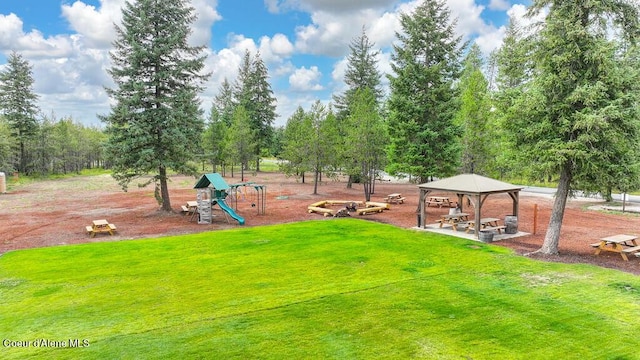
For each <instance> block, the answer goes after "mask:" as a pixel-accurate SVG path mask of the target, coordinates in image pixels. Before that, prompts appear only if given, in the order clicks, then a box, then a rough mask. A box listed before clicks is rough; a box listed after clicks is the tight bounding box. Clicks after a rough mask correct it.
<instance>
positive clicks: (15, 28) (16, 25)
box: [0, 14, 72, 58]
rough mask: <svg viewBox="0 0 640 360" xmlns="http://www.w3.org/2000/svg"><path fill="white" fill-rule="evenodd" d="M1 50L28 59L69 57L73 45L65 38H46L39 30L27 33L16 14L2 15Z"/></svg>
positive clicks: (0, 15) (0, 27)
mask: <svg viewBox="0 0 640 360" xmlns="http://www.w3.org/2000/svg"><path fill="white" fill-rule="evenodd" d="M0 49H3V50H4V51H5V52H7V53H8V52H11V51H16V52H18V53H20V54H21V55H23V56H25V57H26V58H39V57H59V56H67V55H69V54H70V53H71V51H72V44H71V42H70V41H69V39H68V38H65V37H64V36H51V37H47V38H45V37H44V36H43V35H42V33H41V32H40V31H38V30H32V31H31V32H29V33H25V32H24V30H23V22H22V20H21V19H20V18H19V17H18V16H16V15H15V14H9V15H6V16H5V15H2V14H0Z"/></svg>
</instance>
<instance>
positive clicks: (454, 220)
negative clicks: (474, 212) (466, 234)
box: [437, 213, 469, 231]
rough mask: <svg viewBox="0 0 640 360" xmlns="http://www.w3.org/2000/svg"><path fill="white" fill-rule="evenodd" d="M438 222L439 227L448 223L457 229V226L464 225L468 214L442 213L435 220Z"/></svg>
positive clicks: (466, 222) (467, 220)
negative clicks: (438, 218)
mask: <svg viewBox="0 0 640 360" xmlns="http://www.w3.org/2000/svg"><path fill="white" fill-rule="evenodd" d="M437 222H439V223H440V227H442V225H444V224H449V225H451V227H452V228H453V230H454V231H458V226H466V225H467V224H468V222H469V214H467V213H457V214H443V215H440V220H437Z"/></svg>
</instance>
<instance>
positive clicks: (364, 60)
mask: <svg viewBox="0 0 640 360" xmlns="http://www.w3.org/2000/svg"><path fill="white" fill-rule="evenodd" d="M374 46H375V44H373V43H371V42H370V41H369V37H367V34H366V32H365V29H364V28H362V33H361V34H360V36H359V37H357V38H356V39H354V40H352V41H351V44H350V45H349V50H350V53H349V57H348V58H347V60H348V62H347V70H346V72H345V74H344V82H345V83H346V84H347V90H345V92H344V93H343V94H341V95H334V96H333V102H334V106H335V108H336V115H337V116H338V118H339V119H344V118H346V117H348V116H349V107H350V106H351V103H352V102H353V97H354V96H355V94H356V92H358V91H360V90H363V89H365V88H368V89H370V90H371V91H372V93H373V95H374V99H375V101H376V104H379V103H380V102H381V101H382V96H383V92H382V87H381V85H380V82H381V78H382V75H380V72H379V71H378V67H377V66H378V60H377V56H378V55H379V54H380V52H379V51H376V50H373V48H374Z"/></svg>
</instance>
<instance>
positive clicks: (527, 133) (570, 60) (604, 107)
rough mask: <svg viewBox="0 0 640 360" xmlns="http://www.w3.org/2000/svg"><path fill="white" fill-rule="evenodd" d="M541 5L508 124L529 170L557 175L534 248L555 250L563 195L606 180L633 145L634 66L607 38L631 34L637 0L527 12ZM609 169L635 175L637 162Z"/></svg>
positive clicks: (558, 4)
mask: <svg viewBox="0 0 640 360" xmlns="http://www.w3.org/2000/svg"><path fill="white" fill-rule="evenodd" d="M547 10H548V11H549V13H548V15H547V17H546V20H545V22H544V24H543V25H542V28H541V30H540V32H539V33H538V34H539V35H538V38H537V41H536V44H535V45H536V47H535V51H534V53H533V55H534V58H533V60H534V63H535V68H534V71H535V73H534V75H535V76H534V79H533V80H532V81H531V82H530V84H528V86H527V91H526V92H525V93H524V95H523V96H522V97H520V98H519V99H518V101H517V102H516V104H515V105H514V108H515V109H517V110H518V111H519V113H518V115H519V116H514V117H513V120H514V121H513V122H512V123H510V125H511V132H512V135H513V136H514V137H515V141H516V144H517V145H518V147H519V148H520V149H521V151H522V153H523V155H524V156H526V158H527V159H528V160H529V161H528V162H527V164H528V166H529V167H530V168H532V169H533V171H534V173H535V174H538V175H542V176H550V175H554V176H558V190H557V192H556V197H555V201H554V205H553V210H552V213H551V218H550V220H549V227H548V228H547V233H546V234H545V238H544V243H543V245H542V248H541V249H540V250H538V251H539V252H541V253H543V254H556V253H557V252H558V245H559V240H560V229H561V226H562V220H563V217H564V210H565V207H566V201H567V199H568V196H569V194H570V192H571V191H572V190H584V189H586V190H592V189H597V188H598V187H601V186H602V185H605V184H606V185H610V182H609V181H608V176H609V175H608V174H607V173H609V172H610V171H611V170H612V166H613V165H612V164H619V162H620V161H621V159H622V161H624V160H627V159H631V158H632V156H629V154H630V153H629V151H630V145H629V144H633V147H637V144H638V143H639V142H640V137H639V136H640V128H639V126H638V119H639V115H638V109H637V105H638V103H639V96H638V95H639V89H638V84H639V82H638V79H639V74H638V69H637V68H634V67H633V63H629V62H626V61H624V58H623V57H622V54H624V51H623V49H622V48H621V47H620V46H619V44H620V42H618V41H615V40H613V39H612V38H611V34H617V35H618V36H620V40H622V39H628V40H629V41H633V40H636V39H638V35H640V23H639V21H638V16H639V15H640V14H639V11H638V5H637V3H636V2H631V1H625V0H614V1H590V2H584V1H577V0H572V1H566V0H563V1H559V0H537V1H534V2H533V5H532V7H531V8H530V14H531V15H537V14H539V13H541V12H543V11H547ZM630 65H631V66H630ZM635 65H637V64H635ZM634 155H635V153H634ZM621 156H622V158H621ZM633 161H634V162H637V159H634V160H633ZM615 169H616V170H617V171H615V173H614V174H615V176H622V177H625V178H628V179H638V173H637V172H636V171H635V170H636V169H637V167H627V166H617V167H615ZM634 182H637V180H635V181H634Z"/></svg>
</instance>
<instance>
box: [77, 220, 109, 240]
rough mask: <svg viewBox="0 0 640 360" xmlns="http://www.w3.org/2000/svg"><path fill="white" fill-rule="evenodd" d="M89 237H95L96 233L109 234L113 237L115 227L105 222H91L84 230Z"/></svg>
mask: <svg viewBox="0 0 640 360" xmlns="http://www.w3.org/2000/svg"><path fill="white" fill-rule="evenodd" d="M85 229H86V230H87V233H89V236H90V237H94V236H96V234H98V233H109V235H113V234H114V233H115V232H116V226H115V225H114V224H109V222H108V221H107V220H104V219H102V220H93V221H92V223H91V225H89V226H87V227H86V228H85Z"/></svg>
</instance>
